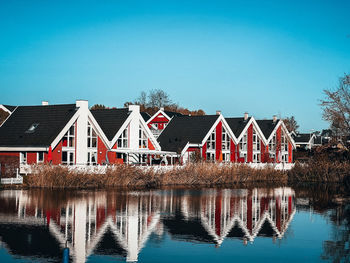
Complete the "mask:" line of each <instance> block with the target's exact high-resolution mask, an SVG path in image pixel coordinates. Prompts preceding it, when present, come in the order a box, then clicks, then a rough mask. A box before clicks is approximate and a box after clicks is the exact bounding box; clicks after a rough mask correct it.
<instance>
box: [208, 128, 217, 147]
mask: <svg viewBox="0 0 350 263" xmlns="http://www.w3.org/2000/svg"><path fill="white" fill-rule="evenodd" d="M215 146H216V132H215V130H214V131H213V132H212V133H211V134H210V135H209V138H208V140H207V151H215Z"/></svg>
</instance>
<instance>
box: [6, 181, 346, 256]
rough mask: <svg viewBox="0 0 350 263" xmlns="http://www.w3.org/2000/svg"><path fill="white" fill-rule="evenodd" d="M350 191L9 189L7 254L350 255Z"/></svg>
mask: <svg viewBox="0 0 350 263" xmlns="http://www.w3.org/2000/svg"><path fill="white" fill-rule="evenodd" d="M348 192H349V191H348V190H347V189H344V188H343V187H340V186H334V185H328V186H327V185H304V186H298V187H249V188H239V189H231V188H221V189H213V188H203V189H167V190H149V191H116V190H108V191H66V192H65V191H47V190H46V191H44V190H2V191H0V262H62V261H65V262H124V261H129V262H136V261H139V262H228V261H230V262H257V261H259V262H282V261H283V262H298V261H299V262H321V261H326V262H327V261H328V262H348V261H349V253H350V248H349V233H350V232H349V224H350V221H349V220H350V207H349V203H350V202H349V199H348V194H347V193H348ZM68 254H69V256H68Z"/></svg>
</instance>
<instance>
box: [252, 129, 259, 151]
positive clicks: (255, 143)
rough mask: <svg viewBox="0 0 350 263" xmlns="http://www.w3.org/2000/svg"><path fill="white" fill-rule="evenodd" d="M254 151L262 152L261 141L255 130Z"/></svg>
mask: <svg viewBox="0 0 350 263" xmlns="http://www.w3.org/2000/svg"><path fill="white" fill-rule="evenodd" d="M253 151H260V139H259V136H258V134H257V133H256V131H255V129H253Z"/></svg>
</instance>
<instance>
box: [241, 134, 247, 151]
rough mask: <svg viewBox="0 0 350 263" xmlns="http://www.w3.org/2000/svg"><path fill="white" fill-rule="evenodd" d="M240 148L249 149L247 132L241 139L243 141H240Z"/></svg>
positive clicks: (242, 149)
mask: <svg viewBox="0 0 350 263" xmlns="http://www.w3.org/2000/svg"><path fill="white" fill-rule="evenodd" d="M239 150H240V151H243V152H245V151H247V133H245V134H244V135H243V137H242V139H241V141H240V142H239Z"/></svg>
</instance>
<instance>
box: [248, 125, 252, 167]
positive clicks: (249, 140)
mask: <svg viewBox="0 0 350 263" xmlns="http://www.w3.org/2000/svg"><path fill="white" fill-rule="evenodd" d="M247 136H248V138H247V140H248V142H247V143H248V145H247V162H248V163H251V162H253V124H251V125H250V126H249V128H248V135H247Z"/></svg>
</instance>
